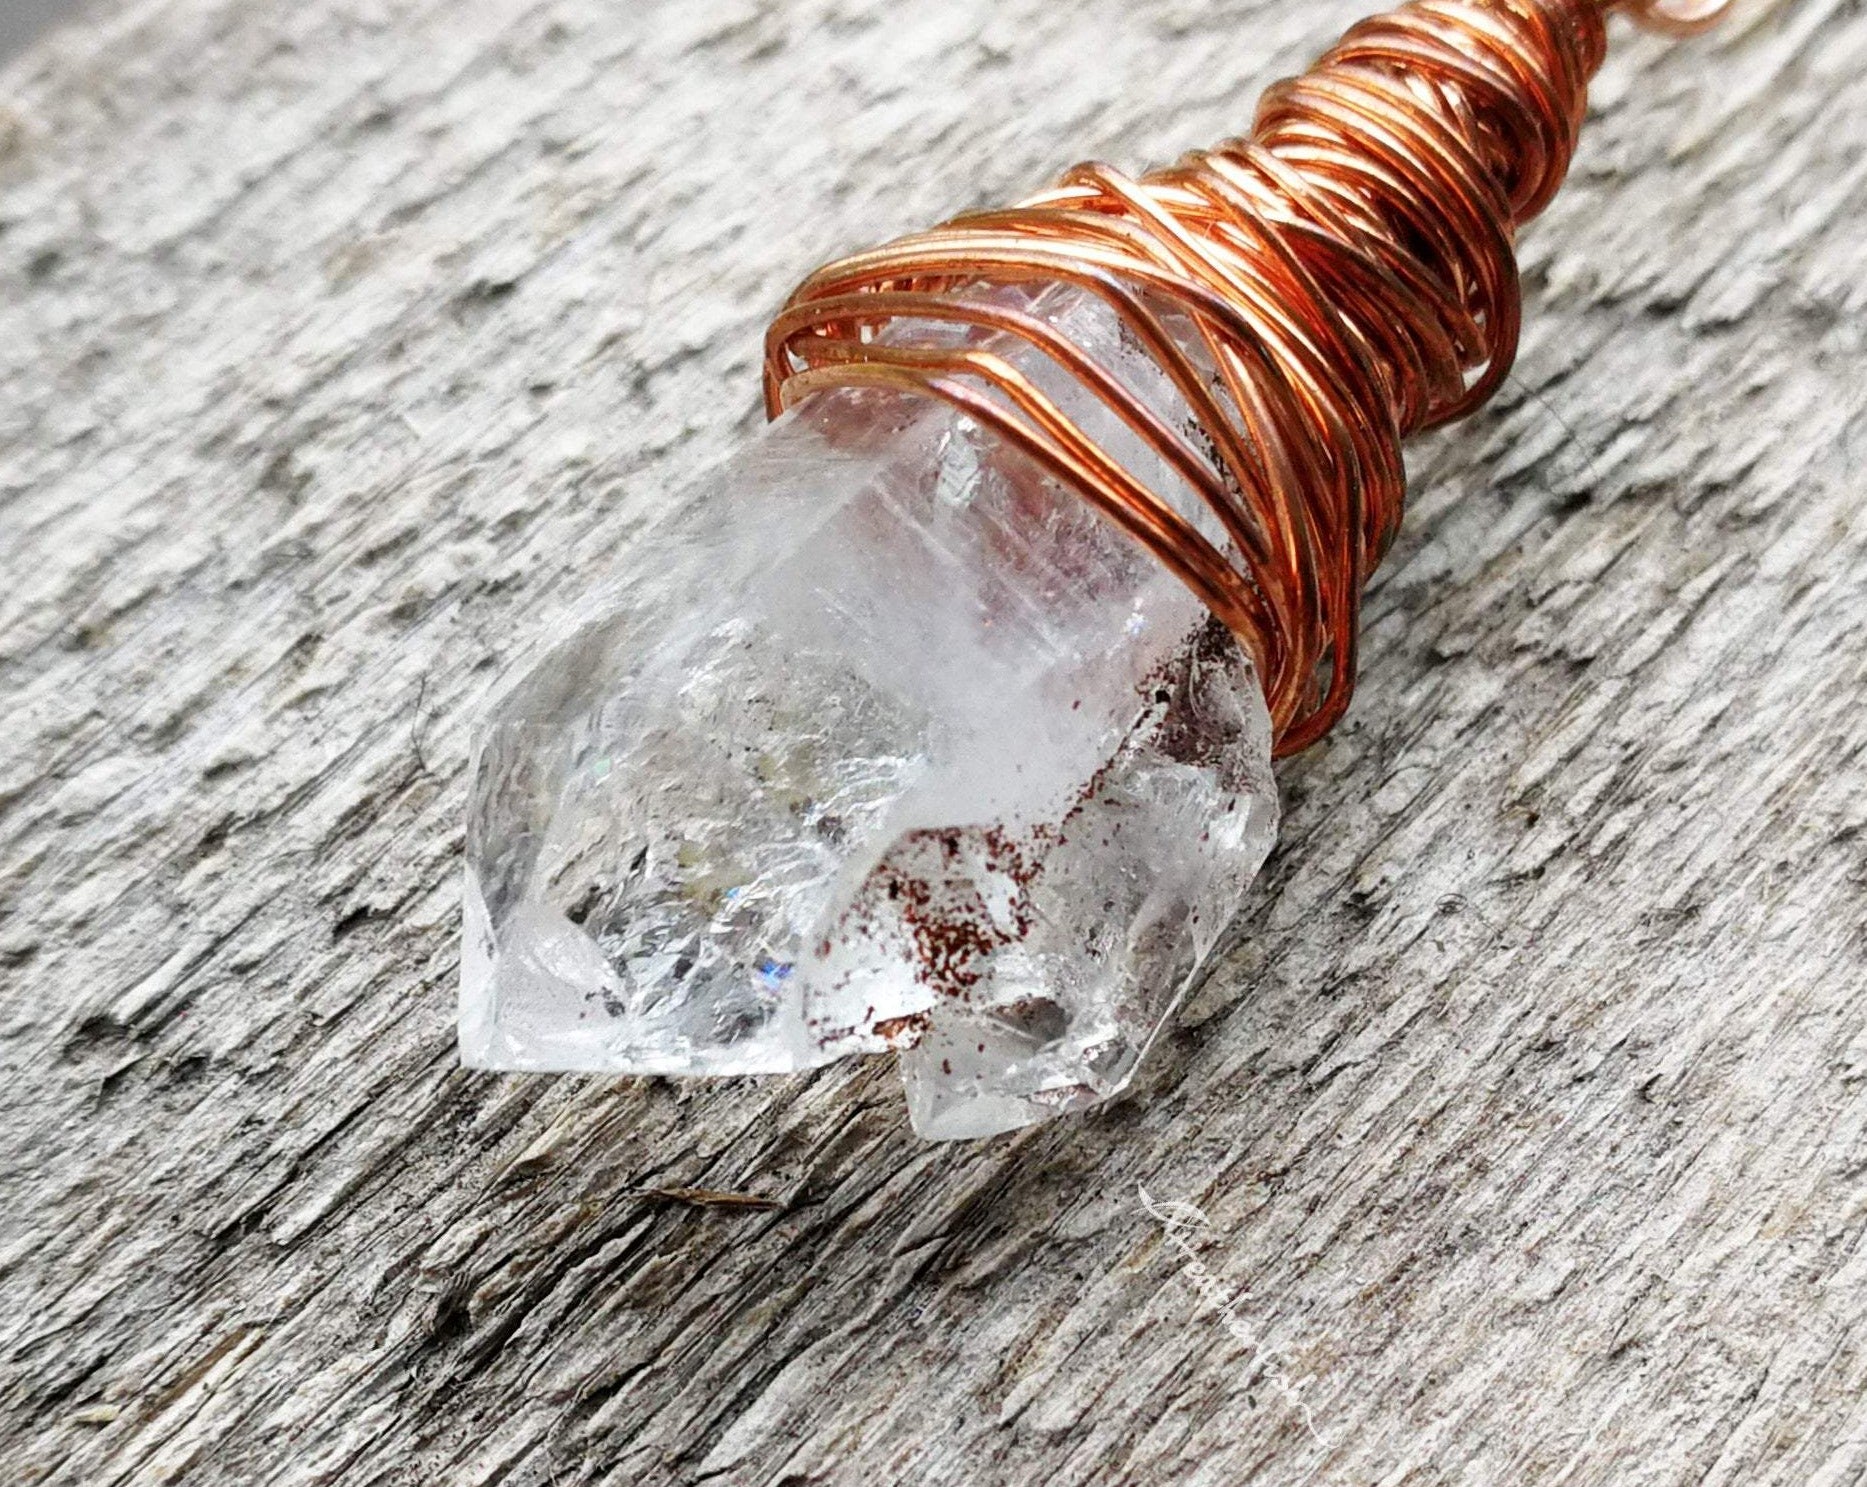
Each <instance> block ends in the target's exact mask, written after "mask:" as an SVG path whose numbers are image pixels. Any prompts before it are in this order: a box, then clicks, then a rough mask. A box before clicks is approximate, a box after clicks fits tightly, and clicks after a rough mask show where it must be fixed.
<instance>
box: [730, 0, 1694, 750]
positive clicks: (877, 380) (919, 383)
mask: <svg viewBox="0 0 1867 1487" xmlns="http://www.w3.org/2000/svg"><path fill="white" fill-rule="evenodd" d="M1712 3H1713V4H1716V3H1720V0H1712ZM1614 8H1616V7H1615V6H1614V5H1613V4H1603V3H1602V0H1415V3H1412V4H1409V5H1407V6H1405V7H1403V8H1401V9H1399V10H1396V11H1392V12H1390V13H1387V14H1384V15H1379V16H1375V17H1373V18H1371V19H1369V20H1367V21H1364V22H1362V23H1361V24H1359V25H1357V26H1356V27H1354V29H1352V30H1351V31H1350V32H1349V33H1348V34H1347V35H1346V36H1345V37H1344V38H1343V40H1342V41H1341V43H1340V44H1339V45H1338V46H1336V48H1335V49H1334V50H1333V51H1331V52H1330V53H1329V54H1328V55H1327V56H1325V57H1324V58H1323V59H1322V60H1321V61H1320V62H1319V63H1318V64H1317V65H1316V66H1315V67H1314V68H1313V69H1311V70H1310V71H1309V72H1308V73H1306V74H1304V75H1303V76H1301V77H1298V78H1295V79H1291V80H1289V81H1286V82H1282V83H1279V84H1277V85H1275V86H1274V87H1272V88H1271V89H1270V91H1269V92H1268V93H1267V94H1266V95H1265V97H1264V99H1263V101H1262V104H1261V105H1260V107H1259V110H1258V116H1257V122H1256V125H1255V127H1254V129H1253V131H1252V133H1251V135H1250V137H1249V138H1246V139H1234V140H1230V141H1227V142H1226V143H1224V144H1222V145H1220V146H1218V148H1216V149H1213V150H1208V151H1203V152H1198V153H1195V154H1192V155H1189V156H1187V157H1186V158H1185V159H1183V160H1181V161H1180V162H1178V163H1177V164H1175V165H1173V166H1171V167H1168V168H1167V169H1164V170H1159V171H1155V172H1153V173H1151V174H1149V175H1147V176H1144V177H1142V178H1141V179H1139V180H1136V179H1132V178H1130V177H1128V176H1126V175H1123V174H1122V173H1121V172H1119V171H1117V170H1114V169H1112V168H1111V167H1109V166H1106V165H1096V164H1090V165H1081V166H1077V167H1076V168H1075V169H1073V170H1071V171H1070V172H1068V173H1067V174H1066V175H1065V176H1064V177H1063V179H1062V181H1061V182H1060V183H1059V184H1058V185H1057V186H1056V187H1054V188H1053V189H1051V190H1048V191H1045V192H1042V193H1040V194H1039V195H1036V196H1033V197H1031V198H1029V199H1028V200H1026V201H1023V202H1021V203H1019V204H1017V205H1015V206H1012V207H1008V208H1004V209H1001V210H991V211H980V212H972V213H968V214H966V215H964V216H961V217H957V218H955V219H954V220H952V221H950V222H948V223H946V224H945V225H943V226H940V227H936V228H934V229H932V230H931V231H928V232H923V233H918V234H914V235H912V236H909V237H905V238H902V239H899V240H898V241H896V242H893V243H890V244H887V245H885V246H883V247H879V248H876V249H873V250H871V251H868V252H864V253H858V254H856V255H854V256H853V257H850V258H846V259H843V260H841V261H840V262H837V263H832V264H829V265H827V266H826V267H824V268H822V269H819V270H818V271H817V272H816V273H815V274H813V275H811V277H810V278H809V279H807V280H806V281H805V282H804V284H803V285H802V286H801V287H800V288H799V289H798V290H797V292H796V293H795V294H794V295H793V297H792V299H791V300H790V302H789V303H788V304H787V306H786V307H785V309H784V310H783V311H782V312H781V313H780V314H779V316H778V317H777V319H776V320H775V321H774V322H773V324H772V327H771V331H770V334H769V337H768V340H767V346H766V363H765V378H766V401H767V405H768V409H769V411H770V412H771V413H772V414H773V415H776V413H777V412H779V411H780V410H781V409H783V408H785V407H787V406H789V405H790V404H792V403H794V402H796V401H797V400H798V399H799V398H801V397H804V396H806V395H808V394H810V393H812V392H816V391H819V390H821V389H824V388H828V387H850V386H869V387H877V386H880V387H894V388H905V389H910V390H914V391H919V392H925V393H928V394H931V395H934V396H937V397H941V398H945V399H946V400H948V401H949V402H951V403H954V404H956V405H958V406H959V407H961V408H962V409H964V410H965V411H966V412H967V413H968V414H970V415H971V416H972V417H974V418H976V419H978V420H979V421H980V422H981V423H983V424H984V425H986V426H988V427H990V428H992V429H994V430H995V431H997V432H998V433H999V434H1000V435H1002V436H1003V437H1004V438H1005V439H1006V440H1008V441H1009V442H1010V443H1011V444H1012V445H1013V446H1015V447H1016V448H1017V449H1019V450H1021V451H1022V452H1023V453H1024V454H1026V455H1027V456H1029V457H1030V458H1031V459H1032V460H1034V461H1036V462H1037V464H1038V465H1039V466H1040V467H1041V468H1043V469H1044V470H1046V471H1047V472H1048V473H1050V474H1051V475H1052V476H1054V477H1055V478H1056V479H1058V480H1059V481H1061V482H1063V483H1064V484H1066V485H1067V486H1069V487H1071V488H1072V489H1074V490H1076V491H1077V492H1079V493H1080V494H1081V495H1082V496H1083V498H1084V499H1086V500H1088V501H1090V502H1091V503H1092V504H1093V505H1094V506H1095V507H1096V509H1097V510H1098V511H1100V512H1101V513H1102V515H1103V516H1105V517H1106V518H1107V519H1108V520H1110V521H1112V522H1114V523H1115V524H1116V525H1117V526H1119V527H1120V528H1121V529H1123V530H1124V531H1126V532H1128V533H1129V534H1130V535H1132V536H1133V537H1134V538H1135V539H1136V540H1137V541H1139V542H1141V543H1142V544H1143V545H1145V546H1146V547H1147V548H1148V549H1149V550H1150V551H1151V552H1153V553H1154V554H1155V555H1156V556H1157V557H1158V558H1159V559H1160V561H1161V562H1163V563H1165V564H1166V565H1167V566H1168V567H1169V568H1170V569H1171V570H1172V571H1173V572H1174V573H1176V574H1177V575H1178V576H1179V577H1180V578H1181V579H1182V580H1183V581H1184V582H1185V583H1186V584H1187V585H1188V586H1189V587H1190V588H1191V589H1192V590H1193V592H1194V593H1196V594H1197V595H1198V596H1199V597H1200V598H1201V599H1202V600H1203V601H1204V602H1205V603H1206V605H1207V606H1208V607H1209V608H1210V609H1211V610H1212V612H1213V613H1214V614H1216V615H1217V616H1218V617H1219V618H1220V619H1221V620H1223V621H1224V622H1225V624H1226V625H1227V626H1229V627H1230V629H1231V630H1232V631H1233V633H1234V634H1235V635H1236V636H1237V637H1238V639H1239V641H1240V643H1241V644H1243V645H1244V647H1245V649H1246V650H1247V652H1248V653H1249V654H1250V656H1251V658H1252V660H1253V661H1254V662H1255V664H1256V665H1257V668H1258V672H1259V675H1260V677H1261V678H1262V679H1263V682H1264V687H1265V695H1266V699H1267V701H1268V703H1269V706H1270V712H1271V719H1272V726H1273V729H1274V731H1275V735H1276V740H1277V752H1278V753H1279V754H1290V753H1294V752H1295V751H1297V750H1298V749H1301V748H1303V747H1305V746H1306V745H1308V744H1310V743H1312V742H1314V741H1315V740H1316V739H1317V738H1319V737H1321V736H1322V734H1323V733H1325V732H1326V731H1327V730H1328V729H1329V728H1330V727H1331V726H1332V725H1333V724H1334V723H1335V722H1336V721H1337V720H1338V719H1339V718H1340V717H1341V716H1342V713H1343V711H1344V710H1345V709H1346V708H1347V706H1348V703H1349V696H1350V693H1351V691H1352V689H1353V686H1354V678H1355V652H1356V634H1357V629H1358V624H1359V610H1360V603H1361V594H1362V590H1363V587H1364V586H1365V585H1366V583H1367V580H1368V577H1369V574H1370V573H1371V572H1372V570H1373V568H1374V566H1375V565H1376V564H1377V563H1378V562H1379V561H1380V558H1381V556H1382V555H1383V554H1384V553H1385V552H1386V550H1387V548H1388V546H1389V544H1390V543H1391V542H1392V540H1393V538H1394V534H1395V532H1396V530H1397V528H1398V526H1399V523H1400V517H1401V510H1402V505H1403V502H1404V498H1405V495H1406V490H1405V474H1404V470H1403V467H1402V463H1401V452H1400V446H1401V440H1402V439H1404V438H1405V437H1406V436H1407V435H1409V434H1412V433H1414V432H1416V431H1418V430H1420V429H1423V428H1426V427H1429V426H1431V425H1434V424H1438V423H1442V422H1445V421H1446V420H1449V419H1453V418H1457V417H1459V416H1460V415H1461V414H1464V413H1467V412H1469V411H1470V410H1471V409H1473V408H1475V407H1477V406H1478V405H1479V404H1480V403H1482V402H1483V401H1484V400H1485V399H1486V398H1488V397H1489V396H1490V395H1491V394H1492V393H1493V392H1494V391H1495V390H1496V389H1497V387H1498V385H1499V384H1500V383H1501V382H1502V381H1503V379H1504V377H1505V376H1506V375H1507V374H1508V372H1509V370H1510V366H1511V361H1512V357H1513V355H1514V353H1515V350H1516V345H1517V332H1518V325H1519V319H1520V313H1521V295H1520V290H1519V285H1518V277H1517V266H1516V260H1515V257H1514V254H1513V239H1514V234H1515V231H1516V228H1517V227H1518V225H1519V224H1521V223H1523V222H1525V221H1526V220H1528V219H1529V218H1531V217H1533V216H1535V215H1536V214H1537V213H1538V212H1539V211H1541V210H1542V209H1543V207H1544V206H1545V205H1546V204H1547V203H1548V201H1549V199H1550V197H1551V196H1552V195H1553V194H1554V193H1555V191H1556V188H1557V187H1558V186H1559V185H1560V184H1561V181H1562V178H1563V176H1564V174H1565V173H1566V171H1567V169H1568V165H1569V160H1570V156H1571V153H1572V151H1573V149H1574V145H1575V138H1576V133H1577V130H1578V129H1579V127H1580V125H1581V122H1582V116H1583V111H1584V108H1585V105H1586V90H1587V84H1588V80H1589V78H1590V77H1592V76H1593V74H1594V72H1595V70H1596V68H1597V67H1599V65H1600V63H1601V61H1602V57H1603V54H1604V52H1605V50H1606V33H1605V27H1604V17H1605V12H1606V11H1608V10H1610V9H1614ZM1626 8H1627V9H1628V10H1629V11H1630V13H1632V14H1634V15H1635V18H1636V19H1640V20H1643V21H1644V22H1646V23H1648V24H1652V25H1654V26H1656V27H1667V26H1672V25H1675V24H1677V23H1678V22H1679V21H1680V20H1681V18H1682V17H1685V16H1686V15H1687V13H1689V12H1690V13H1697V12H1702V11H1703V10H1704V9H1705V4H1704V0H1633V3H1630V4H1628V5H1627V7H1626ZM1051 283H1071V284H1075V285H1078V286H1081V288H1083V289H1085V290H1087V291H1089V292H1090V293H1092V294H1094V295H1097V296H1099V297H1100V298H1101V299H1102V300H1103V301H1104V302H1106V304H1107V305H1108V306H1109V307H1110V308H1111V309H1112V310H1113V311H1114V312H1115V313H1116V314H1117V315H1119V316H1120V318H1121V320H1122V322H1123V323H1124V324H1125V326H1126V328H1127V329H1128V330H1129V331H1130V332H1132V334H1133V336H1134V338H1136V339H1137V340H1138V341H1139V343H1140V344H1141V345H1142V346H1144V347H1145V348H1146V349H1147V352H1148V353H1149V354H1150V355H1151V356H1152V357H1153V358H1154V359H1155V360H1156V361H1157V362H1158V364H1159V366H1160V367H1161V369H1162V370H1163V371H1164V372H1165V374H1166V375H1167V377H1168V378H1170V379H1171V381H1172V383H1173V384H1174V386H1175V388H1176V389H1177V390H1178V392H1179V394H1180V396H1181V397H1182V398H1183V399H1184V401H1185V403H1186V406H1187V408H1188V409H1189V410H1191V412H1192V415H1193V419H1194V420H1195V421H1196V422H1197V424H1198V426H1199V433H1200V434H1201V435H1202V436H1203V437H1202V438H1201V439H1199V440H1197V441H1191V442H1189V440H1188V439H1187V438H1186V437H1185V435H1186V433H1187V432H1191V431H1190V430H1186V431H1183V430H1178V429H1174V428H1171V427H1169V426H1167V424H1166V423H1165V422H1164V421H1163V420H1162V419H1160V418H1159V417H1158V416H1157V415H1156V414H1155V413H1154V412H1153V411H1152V410H1151V409H1150V408H1149V406H1148V405H1147V404H1146V403H1145V402H1143V401H1142V399H1141V398H1140V397H1139V396H1138V395H1136V394H1135V393H1134V392H1133V391H1132V390H1131V389H1129V388H1127V387H1125V386H1124V385H1123V384H1122V383H1121V381H1120V379H1119V378H1117V377H1116V376H1115V375H1114V373H1112V372H1111V371H1109V370H1108V368H1106V367H1105V366H1103V365H1101V364H1099V363H1098V362H1097V361H1096V360H1095V358H1094V357H1092V356H1091V355H1089V354H1088V352H1086V351H1085V350H1084V349H1083V348H1082V347H1080V346H1078V345H1076V344H1074V343H1072V342H1070V341H1069V340H1068V339H1067V337H1064V336H1062V335H1060V334H1059V333H1058V332H1057V330H1056V329H1055V328H1054V327H1051V326H1049V325H1047V324H1045V323H1044V322H1043V321H1042V320H1040V319H1038V318H1037V317H1035V316H1031V315H1027V314H1024V313H1022V312H1020V311H1018V310H1016V309H1011V308H1008V307H1007V300H1006V295H1005V293H1004V292H1003V291H1004V290H1005V288H1006V287H1008V286H1014V287H1021V288H1026V289H1028V288H1030V287H1033V286H1041V285H1044V284H1051ZM994 291H997V292H996V293H994ZM902 321H913V322H922V323H940V322H945V323H947V324H949V325H950V324H952V323H953V322H955V321H957V322H959V323H960V324H961V325H962V326H970V327H972V328H974V329H976V330H977V331H978V332H980V333H982V334H983V333H985V332H997V333H999V334H1001V335H1006V334H1008V335H1011V336H1015V337H1018V338H1021V339H1022V340H1023V341H1024V342H1026V343H1028V344H1029V345H1030V346H1032V347H1035V348H1036V349H1037V351H1039V352H1040V353H1042V354H1043V355H1046V356H1048V357H1050V358H1052V359H1053V360H1055V361H1056V362H1058V363H1059V364H1060V365H1062V366H1063V367H1064V368H1066V369H1067V370H1068V371H1069V372H1070V373H1072V374H1073V376H1074V377H1075V378H1076V379H1077V380H1078V381H1079V382H1080V383H1081V384H1082V385H1083V387H1084V388H1086V389H1087V390H1088V391H1089V393H1091V394H1093V396H1095V397H1096V398H1098V399H1100V400H1101V401H1102V402H1103V403H1105V404H1106V405H1107V406H1108V407H1109V408H1111V409H1112V410H1113V411H1114V412H1115V413H1116V414H1117V415H1119V417H1120V418H1121V419H1122V421H1123V422H1124V423H1125V424H1126V425H1127V426H1128V427H1130V428H1131V429H1133V430H1134V431H1135V433H1136V434H1137V435H1138V436H1140V437H1141V438H1142V439H1144V440H1146V441H1147V443H1148V444H1149V445H1151V446H1152V447H1153V448H1154V449H1156V450H1158V451H1159V453H1160V454H1161V456H1162V457H1163V459H1165V460H1166V461H1167V463H1168V465H1169V466H1170V467H1171V468H1173V469H1175V470H1177V471H1178V472H1180V474H1181V475H1182V476H1183V477H1184V478H1185V480H1186V481H1187V483H1188V484H1189V485H1190V486H1191V487H1192V490H1193V492H1194V493H1195V494H1196V496H1197V498H1198V499H1199V500H1201V501H1203V502H1205V503H1206V504H1207V505H1208V506H1209V507H1210V508H1211V509H1212V511H1213V512H1214V514H1215V515H1216V517H1217V519H1218V522H1219V525H1220V527H1221V528H1222V530H1223V531H1224V533H1225V534H1226V539H1227V540H1226V541H1225V542H1224V543H1223V544H1220V543H1215V542H1213V541H1210V540H1208V539H1207V538H1206V537H1205V536H1202V535H1201V533H1200V532H1199V530H1198V529H1197V528H1196V526H1195V525H1194V524H1193V523H1192V522H1191V521H1189V520H1188V519H1187V518H1186V517H1185V516H1184V515H1182V514H1181V513H1180V512H1179V511H1178V510H1176V509H1175V506H1174V504H1173V503H1172V502H1171V501H1170V500H1168V499H1167V498H1166V497H1165V496H1164V495H1162V494H1161V493H1160V492H1158V491H1155V490H1151V489H1149V488H1148V487H1147V486H1146V485H1145V484H1144V483H1143V482H1142V481H1140V480H1139V479H1138V478H1137V477H1136V476H1134V475H1133V474H1132V473H1131V472H1129V471H1128V470H1127V469H1125V468H1124V467H1123V466H1122V465H1121V464H1120V463H1119V462H1118V461H1117V460H1116V459H1115V458H1114V457H1113V456H1111V455H1110V454H1109V453H1108V452H1107V450H1105V449H1103V448H1102V447H1100V446H1099V445H1098V444H1096V442H1095V441H1094V440H1093V439H1091V438H1090V437H1089V436H1088V435H1087V434H1086V433H1085V432H1084V431H1083V429H1082V428H1081V427H1080V426H1079V425H1077V424H1076V423H1075V422H1074V421H1072V420H1071V419H1070V418H1069V417H1068V416H1067V415H1066V414H1065V413H1064V412H1063V411H1062V409H1060V408H1059V407H1058V406H1057V405H1056V403H1055V402H1054V401H1052V400H1051V399H1050V398H1048V397H1046V396H1045V395H1044V393H1043V392H1041V391H1040V390H1039V389H1038V388H1037V387H1036V386H1034V385H1033V383H1032V382H1031V380H1030V379H1029V378H1027V377H1025V376H1023V375H1021V374H1020V373H1019V372H1018V371H1017V370H1016V368H1014V367H1013V366H1012V364H1011V363H1010V361H1009V360H1008V359H1006V358H1005V357H1003V356H1001V355H996V354H993V353H991V352H990V351H989V350H985V349H981V346H980V345H979V344H977V343H976V341H975V343H973V344H967V343H966V342H965V341H964V340H962V341H961V342H960V343H959V344H955V343H954V340H953V339H952V338H950V337H948V338H942V339H940V340H939V341H938V342H937V343H936V342H935V340H934V339H933V338H932V337H920V338H919V339H918V340H917V339H916V337H914V336H913V335H908V334H900V333H898V334H896V335H892V336H888V337H884V336H883V335H882V331H883V330H884V329H885V328H886V327H887V326H889V325H890V324H891V323H896V322H902ZM1188 327H1191V330H1190V332H1189V330H1188ZM1000 344H1001V345H1002V344H1004V343H1003V342H1001V343H1000ZM1196 445H1197V446H1198V447H1196Z"/></svg>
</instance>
